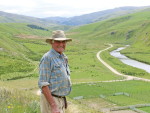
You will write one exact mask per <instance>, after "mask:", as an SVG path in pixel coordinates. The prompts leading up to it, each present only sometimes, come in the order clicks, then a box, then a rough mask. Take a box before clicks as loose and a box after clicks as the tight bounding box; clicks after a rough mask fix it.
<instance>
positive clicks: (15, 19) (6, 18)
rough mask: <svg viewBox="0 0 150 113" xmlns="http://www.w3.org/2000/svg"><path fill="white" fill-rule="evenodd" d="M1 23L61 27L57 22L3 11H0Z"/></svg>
mask: <svg viewBox="0 0 150 113" xmlns="http://www.w3.org/2000/svg"><path fill="white" fill-rule="evenodd" d="M0 23H28V24H35V25H40V26H46V27H49V26H56V25H61V24H60V22H57V21H52V20H46V19H40V18H34V17H29V16H23V15H17V14H11V13H6V12H2V11H0Z"/></svg>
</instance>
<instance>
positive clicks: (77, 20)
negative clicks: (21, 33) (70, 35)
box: [44, 7, 147, 26]
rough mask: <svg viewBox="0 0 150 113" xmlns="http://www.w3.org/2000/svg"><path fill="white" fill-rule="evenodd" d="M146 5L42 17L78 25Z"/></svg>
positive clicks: (65, 23)
mask: <svg viewBox="0 0 150 113" xmlns="http://www.w3.org/2000/svg"><path fill="white" fill-rule="evenodd" d="M145 8H147V7H118V8H114V9H108V10H104V11H98V12H94V13H90V14H83V15H81V16H75V17H70V18H64V17H47V18H44V19H46V20H53V21H59V22H60V23H62V24H63V25H72V26H79V25H85V24H89V23H93V22H97V21H102V20H106V19H110V18H114V17H118V16H123V15H126V14H131V13H134V12H137V11H140V10H143V9H145Z"/></svg>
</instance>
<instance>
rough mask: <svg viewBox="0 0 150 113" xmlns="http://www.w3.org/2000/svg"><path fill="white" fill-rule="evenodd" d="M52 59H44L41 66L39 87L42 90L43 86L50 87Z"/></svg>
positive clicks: (46, 57)
mask: <svg viewBox="0 0 150 113" xmlns="http://www.w3.org/2000/svg"><path fill="white" fill-rule="evenodd" d="M50 67H51V66H50V58H49V57H48V56H44V57H42V59H41V61H40V65H39V81H38V86H39V88H40V89H42V87H43V86H48V85H50V83H49V79H50V76H51V68H50Z"/></svg>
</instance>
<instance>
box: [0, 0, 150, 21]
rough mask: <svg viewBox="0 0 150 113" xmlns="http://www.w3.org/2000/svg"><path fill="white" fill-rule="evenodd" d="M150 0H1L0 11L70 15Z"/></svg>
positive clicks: (146, 4)
mask: <svg viewBox="0 0 150 113" xmlns="http://www.w3.org/2000/svg"><path fill="white" fill-rule="evenodd" d="M148 5H150V0H149V1H147V0H142V1H139V0H138V1H137V0H124V1H120V0H103V1H102V0H23V1H22V0H3V1H1V2H0V11H5V12H10V13H16V14H22V15H27V16H33V17H39V18H43V17H51V16H62V17H64V16H65V17H71V16H78V15H82V14H86V13H92V12H96V11H101V10H106V9H112V8H115V7H122V6H148Z"/></svg>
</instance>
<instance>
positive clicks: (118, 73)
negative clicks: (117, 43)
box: [97, 44, 150, 81]
mask: <svg viewBox="0 0 150 113" xmlns="http://www.w3.org/2000/svg"><path fill="white" fill-rule="evenodd" d="M109 45H110V47H108V48H106V49H104V50H101V51H99V52H98V53H97V58H98V60H99V61H100V62H102V63H103V64H104V65H105V66H106V67H107V68H109V69H110V70H111V71H112V72H113V73H115V74H117V75H120V76H124V77H127V79H129V80H130V79H138V80H139V79H140V80H144V81H150V80H149V79H148V78H144V77H147V76H144V75H143V76H142V77H139V75H137V76H135V75H134V76H130V75H127V74H122V73H121V72H119V71H117V69H118V65H120V66H121V65H122V66H123V67H125V65H126V64H123V63H121V62H118V61H117V59H115V58H114V59H115V64H116V62H118V63H119V64H118V65H117V66H111V65H109V64H108V63H107V62H105V61H106V59H110V58H113V57H112V56H110V55H108V51H106V50H108V49H110V48H112V47H113V45H112V44H109ZM103 51H104V52H105V54H103V55H105V56H106V55H107V58H106V57H104V56H102V57H103V58H104V60H105V61H104V60H102V59H103V58H101V57H100V53H101V52H103ZM104 52H103V53H104ZM106 53H107V54H106ZM107 61H110V60H107ZM111 61H112V60H111ZM120 66H119V67H120ZM112 67H115V68H116V69H114V68H112ZM126 67H127V69H129V68H130V67H131V66H128V65H127V66H126ZM124 69H125V68H124ZM132 69H135V68H134V67H132ZM136 70H138V69H136ZM129 71H131V68H130V69H129ZM133 71H134V70H133ZM140 71H142V70H140ZM140 71H139V72H140ZM122 72H123V71H122ZM131 74H132V73H131ZM147 74H148V73H147Z"/></svg>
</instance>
